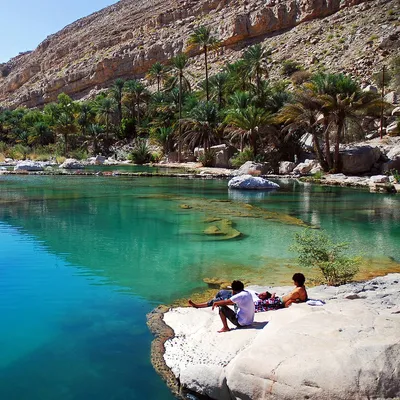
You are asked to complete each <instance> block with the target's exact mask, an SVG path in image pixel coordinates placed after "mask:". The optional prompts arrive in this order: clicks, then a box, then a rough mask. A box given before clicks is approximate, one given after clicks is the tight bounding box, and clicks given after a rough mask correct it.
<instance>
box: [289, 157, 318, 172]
mask: <svg viewBox="0 0 400 400" xmlns="http://www.w3.org/2000/svg"><path fill="white" fill-rule="evenodd" d="M312 170H315V171H317V170H319V162H318V161H317V160H308V159H307V160H305V161H304V162H302V163H300V164H298V165H297V166H296V168H294V169H293V173H294V174H300V175H306V174H309V173H311V171H312Z"/></svg>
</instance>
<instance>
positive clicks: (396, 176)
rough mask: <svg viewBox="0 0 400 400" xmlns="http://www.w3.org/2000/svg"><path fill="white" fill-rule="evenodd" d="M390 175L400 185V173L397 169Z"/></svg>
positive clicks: (392, 170) (391, 171)
mask: <svg viewBox="0 0 400 400" xmlns="http://www.w3.org/2000/svg"><path fill="white" fill-rule="evenodd" d="M390 174H391V175H392V176H393V178H394V179H395V181H396V183H400V172H399V171H397V169H391V170H390Z"/></svg>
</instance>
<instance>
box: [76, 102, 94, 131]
mask: <svg viewBox="0 0 400 400" xmlns="http://www.w3.org/2000/svg"><path fill="white" fill-rule="evenodd" d="M95 116H96V112H95V110H94V109H93V106H92V104H90V103H82V104H81V105H80V110H79V114H78V125H79V126H80V127H81V133H82V135H84V136H85V135H86V131H87V128H88V126H89V125H90V124H92V123H93V122H94V118H95Z"/></svg>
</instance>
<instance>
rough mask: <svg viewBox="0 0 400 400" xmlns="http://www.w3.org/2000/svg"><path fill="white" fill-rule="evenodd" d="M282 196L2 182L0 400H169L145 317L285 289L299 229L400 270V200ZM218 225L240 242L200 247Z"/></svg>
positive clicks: (178, 184)
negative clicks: (215, 284) (240, 290)
mask: <svg viewBox="0 0 400 400" xmlns="http://www.w3.org/2000/svg"><path fill="white" fill-rule="evenodd" d="M280 183H281V184H282V188H281V189H280V190H279V191H275V192H268V193H241V192H229V191H228V190H227V188H226V187H227V186H226V181H222V180H221V181H208V180H183V179H177V178H156V177H153V178H125V177H76V176H66V177H64V176H57V177H51V176H22V177H19V176H0V313H1V316H2V321H1V330H0V399H7V400H8V399H13V400H14V399H15V400H25V399H30V400H36V399H37V400H39V399H40V400H48V399H61V400H64V399H65V400H67V399H68V400H70V399H71V400H72V399H73V400H75V399H77V400H78V399H79V400H80V399H89V398H93V399H107V400H109V399H115V400H122V399H123V400H126V399H142V398H148V399H170V398H172V396H171V395H170V393H169V392H168V390H167V389H166V387H165V385H164V384H163V382H162V381H161V379H160V378H159V377H158V376H157V375H156V373H155V372H154V371H153V369H152V367H151V364H150V361H149V355H150V342H151V339H152V338H151V335H150V333H149V332H148V329H147V327H146V314H147V313H148V312H149V311H151V310H152V309H153V308H154V307H155V306H156V305H158V304H160V303H167V304H168V303H171V302H173V301H175V300H176V299H179V298H183V297H187V296H189V295H190V294H191V293H193V292H194V291H198V290H201V289H204V288H205V287H206V285H205V283H204V282H203V279H204V278H210V277H217V278H220V279H228V280H230V279H232V278H240V279H245V278H246V277H249V276H250V277H251V278H252V279H254V280H259V281H260V283H265V284H281V283H285V284H289V283H290V276H291V274H292V272H293V271H294V270H295V267H294V266H293V264H294V260H293V257H294V254H292V253H291V252H290V250H289V245H290V244H291V242H292V239H293V235H294V233H296V232H300V231H301V229H303V227H301V226H299V225H297V224H296V221H298V222H301V221H304V222H305V223H307V224H309V225H314V226H319V227H322V228H324V229H326V230H327V231H328V232H329V233H331V234H332V235H333V236H334V237H335V238H337V239H339V240H341V241H349V242H351V244H352V249H353V250H354V251H355V252H357V253H359V254H362V255H363V256H365V257H366V258H369V259H371V260H375V261H376V260H378V263H375V264H374V265H375V267H376V265H378V266H379V265H383V267H382V268H383V269H385V268H387V265H388V264H390V263H392V264H390V266H391V268H393V261H397V262H400V246H399V245H398V243H399V242H400V207H399V206H400V196H398V195H397V196H393V195H383V194H370V193H366V192H364V191H360V190H350V189H344V188H329V187H316V186H310V185H303V184H299V183H294V182H291V183H290V182H286V183H285V182H280ZM245 203H247V204H251V205H252V206H254V207H255V208H256V209H257V210H263V211H265V212H269V211H271V212H278V216H277V217H275V218H274V219H264V218H259V217H256V216H255V215H253V214H251V212H250V211H249V208H248V206H246V205H245ZM183 204H185V205H188V206H189V207H187V208H182V207H181V206H182V205H183ZM238 210H239V211H240V210H241V211H244V214H243V215H246V216H243V215H240V213H239V212H238ZM220 215H223V216H224V218H228V219H230V220H231V221H232V223H233V225H234V227H235V228H236V229H237V230H239V231H240V232H241V233H242V235H241V236H240V238H238V239H231V240H219V239H220V238H219V237H213V236H206V235H204V234H203V231H204V229H205V228H206V227H207V226H208V225H207V224H209V223H208V222H207V223H206V222H205V218H210V217H211V218H213V217H217V216H220ZM280 215H282V216H286V215H289V216H291V217H293V220H291V221H290V222H291V223H290V224H287V223H284V222H282V219H281V217H280ZM371 265H372V261H371ZM394 265H395V267H394V268H398V266H397V267H396V265H398V264H394ZM398 270H399V271H400V268H398ZM305 272H306V271H305ZM306 273H307V272H306Z"/></svg>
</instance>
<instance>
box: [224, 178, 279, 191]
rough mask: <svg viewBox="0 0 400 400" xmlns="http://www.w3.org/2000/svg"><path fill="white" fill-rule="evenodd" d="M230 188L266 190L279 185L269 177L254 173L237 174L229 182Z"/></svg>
mask: <svg viewBox="0 0 400 400" xmlns="http://www.w3.org/2000/svg"><path fill="white" fill-rule="evenodd" d="M228 187H229V189H245V190H266V189H278V188H279V185H278V184H277V183H275V182H271V181H269V180H268V179H264V178H261V177H259V176H252V175H240V176H235V177H234V178H232V179H231V180H230V181H229V182H228Z"/></svg>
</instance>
